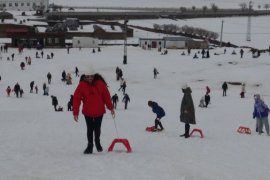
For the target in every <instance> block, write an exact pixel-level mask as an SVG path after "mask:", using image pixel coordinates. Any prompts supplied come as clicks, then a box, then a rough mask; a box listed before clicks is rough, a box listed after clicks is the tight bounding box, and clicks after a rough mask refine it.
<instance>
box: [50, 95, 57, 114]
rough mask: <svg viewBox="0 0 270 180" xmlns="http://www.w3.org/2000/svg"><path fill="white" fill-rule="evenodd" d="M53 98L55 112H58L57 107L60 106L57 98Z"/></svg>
mask: <svg viewBox="0 0 270 180" xmlns="http://www.w3.org/2000/svg"><path fill="white" fill-rule="evenodd" d="M51 98H52V105H53V107H54V110H55V111H57V105H58V100H57V97H55V96H51Z"/></svg>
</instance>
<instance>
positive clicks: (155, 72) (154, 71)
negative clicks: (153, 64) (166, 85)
mask: <svg viewBox="0 0 270 180" xmlns="http://www.w3.org/2000/svg"><path fill="white" fill-rule="evenodd" d="M153 73H154V79H156V78H157V75H158V74H159V72H158V70H157V68H154V70H153Z"/></svg>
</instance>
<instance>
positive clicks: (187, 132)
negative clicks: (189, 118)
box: [180, 123, 190, 138]
mask: <svg viewBox="0 0 270 180" xmlns="http://www.w3.org/2000/svg"><path fill="white" fill-rule="evenodd" d="M189 130H190V125H189V124H188V123H186V124H185V133H184V134H182V135H180V137H185V138H189V137H190V135H189Z"/></svg>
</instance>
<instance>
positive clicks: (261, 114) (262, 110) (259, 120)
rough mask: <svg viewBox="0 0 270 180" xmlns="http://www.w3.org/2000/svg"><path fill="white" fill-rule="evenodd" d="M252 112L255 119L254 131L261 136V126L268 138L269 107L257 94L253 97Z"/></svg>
mask: <svg viewBox="0 0 270 180" xmlns="http://www.w3.org/2000/svg"><path fill="white" fill-rule="evenodd" d="M254 100H255V103H254V111H253V119H255V118H256V131H257V132H258V133H259V135H261V134H262V133H263V126H265V129H266V133H267V135H268V136H269V122H268V114H269V107H268V106H267V105H266V104H265V103H264V101H263V100H262V99H261V96H260V95H259V94H255V95H254Z"/></svg>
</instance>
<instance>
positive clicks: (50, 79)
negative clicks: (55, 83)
mask: <svg viewBox="0 0 270 180" xmlns="http://www.w3.org/2000/svg"><path fill="white" fill-rule="evenodd" d="M47 79H48V84H51V81H52V74H51V73H50V72H48V74H47Z"/></svg>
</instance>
